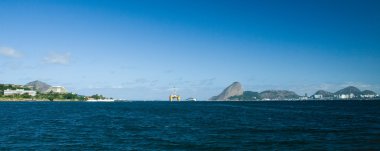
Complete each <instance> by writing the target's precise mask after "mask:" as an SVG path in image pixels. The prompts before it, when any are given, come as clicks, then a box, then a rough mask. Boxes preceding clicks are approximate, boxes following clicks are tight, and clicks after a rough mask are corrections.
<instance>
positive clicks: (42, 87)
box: [25, 80, 51, 92]
mask: <svg viewBox="0 0 380 151" xmlns="http://www.w3.org/2000/svg"><path fill="white" fill-rule="evenodd" d="M25 86H26V87H31V88H33V89H34V90H36V91H38V92H45V91H46V90H48V89H49V88H50V87H51V86H50V85H48V84H46V83H44V82H42V81H38V80H36V81H32V82H29V83H27V84H26V85H25Z"/></svg>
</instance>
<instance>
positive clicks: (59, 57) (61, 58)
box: [44, 53, 71, 65]
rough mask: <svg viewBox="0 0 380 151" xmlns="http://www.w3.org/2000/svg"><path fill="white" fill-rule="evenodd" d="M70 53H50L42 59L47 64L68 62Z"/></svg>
mask: <svg viewBox="0 0 380 151" xmlns="http://www.w3.org/2000/svg"><path fill="white" fill-rule="evenodd" d="M70 56H71V55H70V53H63V54H58V53H52V54H50V55H49V56H47V57H45V58H44V61H45V62H46V63H49V64H62V65H65V64H68V63H69V62H70Z"/></svg>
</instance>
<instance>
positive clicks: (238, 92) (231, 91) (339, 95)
mask: <svg viewBox="0 0 380 151" xmlns="http://www.w3.org/2000/svg"><path fill="white" fill-rule="evenodd" d="M375 97H378V96H377V94H376V93H375V92H373V91H370V90H364V91H360V90H359V89H358V88H356V87H353V86H349V87H346V88H344V89H341V90H339V91H337V92H335V93H331V92H328V91H325V90H319V91H317V92H316V93H315V94H314V95H312V96H311V97H307V96H299V95H298V94H296V93H295V92H293V91H288V90H266V91H263V92H252V91H244V89H243V87H242V84H240V83H239V82H234V83H232V84H231V85H230V86H228V87H227V88H226V89H224V90H223V92H222V93H220V94H219V95H217V96H213V97H211V98H210V99H209V100H211V101H230V100H231V101H239V100H245V101H252V100H297V99H324V98H331V99H353V98H375Z"/></svg>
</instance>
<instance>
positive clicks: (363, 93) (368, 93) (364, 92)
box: [362, 90, 377, 95]
mask: <svg viewBox="0 0 380 151" xmlns="http://www.w3.org/2000/svg"><path fill="white" fill-rule="evenodd" d="M376 94H377V93H376V92H373V91H371V90H364V91H362V95H376Z"/></svg>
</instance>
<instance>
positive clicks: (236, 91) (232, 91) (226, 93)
mask: <svg viewBox="0 0 380 151" xmlns="http://www.w3.org/2000/svg"><path fill="white" fill-rule="evenodd" d="M243 92H244V90H243V87H242V85H241V84H240V83H239V82H234V83H232V84H231V85H230V86H228V87H227V88H226V89H224V90H223V92H222V93H220V94H219V95H217V96H213V97H211V98H210V99H209V100H210V101H226V100H229V98H230V97H232V96H240V95H242V94H243Z"/></svg>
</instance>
